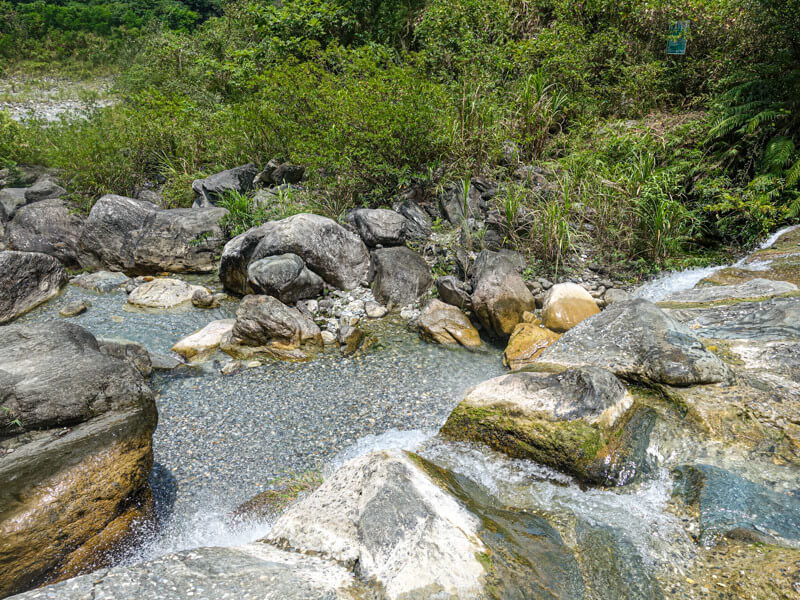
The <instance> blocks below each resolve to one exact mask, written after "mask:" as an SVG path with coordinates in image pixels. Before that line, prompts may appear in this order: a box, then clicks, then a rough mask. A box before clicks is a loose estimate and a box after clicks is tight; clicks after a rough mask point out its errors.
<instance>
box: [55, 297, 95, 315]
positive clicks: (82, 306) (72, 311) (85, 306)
mask: <svg viewBox="0 0 800 600" xmlns="http://www.w3.org/2000/svg"><path fill="white" fill-rule="evenodd" d="M90 306H92V305H91V303H89V302H88V301H86V300H75V301H74V302H70V303H69V304H67V305H65V306H64V307H63V308H62V309H61V310H59V311H58V314H59V315H60V316H62V317H77V316H78V315H80V314H82V313H85V312H86V311H87V310H89V307H90Z"/></svg>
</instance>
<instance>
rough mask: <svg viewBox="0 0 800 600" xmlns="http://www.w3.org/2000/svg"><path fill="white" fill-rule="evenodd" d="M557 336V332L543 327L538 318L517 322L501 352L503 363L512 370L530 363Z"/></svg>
mask: <svg viewBox="0 0 800 600" xmlns="http://www.w3.org/2000/svg"><path fill="white" fill-rule="evenodd" d="M559 337H560V336H559V335H558V334H557V333H555V332H554V331H550V330H549V329H547V328H546V327H544V326H543V325H542V324H541V323H540V322H539V321H538V319H537V320H536V321H534V322H523V323H518V324H517V326H516V327H514V331H512V332H511V337H510V338H509V339H508V345H507V346H506V349H505V351H504V352H503V364H504V365H505V366H507V367H508V368H509V369H511V370H512V371H516V370H517V369H521V368H522V367H526V366H528V365H531V364H533V362H534V361H535V360H536V358H538V356H539V355H540V354H541V353H542V352H543V351H544V349H545V348H547V347H548V346H549V345H550V344H552V343H553V342H555V341H556V340H557V339H558V338H559Z"/></svg>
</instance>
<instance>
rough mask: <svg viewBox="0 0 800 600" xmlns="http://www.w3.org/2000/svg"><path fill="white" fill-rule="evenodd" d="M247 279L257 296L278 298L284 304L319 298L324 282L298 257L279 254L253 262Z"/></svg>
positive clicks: (249, 267) (248, 269)
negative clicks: (265, 295) (264, 295)
mask: <svg viewBox="0 0 800 600" xmlns="http://www.w3.org/2000/svg"><path fill="white" fill-rule="evenodd" d="M247 280H248V283H249V284H250V289H252V290H253V291H254V292H255V293H257V294H267V295H269V296H275V297H276V298H277V299H278V300H280V301H281V302H283V303H285V304H294V303H295V302H297V301H298V300H304V299H307V298H316V297H317V296H319V295H320V294H322V290H323V288H324V287H325V282H324V281H323V280H322V278H321V277H320V276H319V275H317V274H316V273H314V272H313V271H310V270H308V269H307V268H306V265H305V263H304V262H303V259H302V258H300V257H299V256H297V255H296V254H279V255H275V256H267V257H266V258H262V259H259V260H254V261H253V262H251V263H250V265H249V266H248V267H247Z"/></svg>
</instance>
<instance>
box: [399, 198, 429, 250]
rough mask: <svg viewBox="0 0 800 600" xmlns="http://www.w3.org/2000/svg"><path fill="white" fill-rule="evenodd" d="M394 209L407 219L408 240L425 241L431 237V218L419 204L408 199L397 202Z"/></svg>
mask: <svg viewBox="0 0 800 600" xmlns="http://www.w3.org/2000/svg"><path fill="white" fill-rule="evenodd" d="M392 209H393V210H394V211H395V212H397V213H400V214H401V215H403V216H404V217H405V218H406V221H407V222H406V236H407V238H408V239H413V240H425V239H428V238H429V237H430V235H431V218H430V217H429V216H428V215H427V214H426V213H425V211H424V210H422V209H421V208H420V207H419V205H418V204H417V203H415V202H414V201H413V200H410V199H408V198H406V199H403V200H400V201H398V202H395V204H394V205H393V206H392Z"/></svg>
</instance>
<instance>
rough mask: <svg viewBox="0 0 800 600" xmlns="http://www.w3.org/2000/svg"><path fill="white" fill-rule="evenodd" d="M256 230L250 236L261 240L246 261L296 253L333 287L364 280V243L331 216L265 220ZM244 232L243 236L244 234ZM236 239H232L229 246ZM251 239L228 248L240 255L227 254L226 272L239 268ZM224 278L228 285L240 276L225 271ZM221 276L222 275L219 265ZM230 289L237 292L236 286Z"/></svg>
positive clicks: (366, 267) (366, 265)
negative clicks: (330, 217) (236, 256)
mask: <svg viewBox="0 0 800 600" xmlns="http://www.w3.org/2000/svg"><path fill="white" fill-rule="evenodd" d="M258 229H259V231H258V232H254V233H253V234H252V236H257V237H259V238H260V241H259V242H258V246H257V247H256V248H255V249H254V250H252V251H251V257H250V258H249V259H248V263H249V262H250V260H253V261H256V260H259V259H261V258H264V257H267V256H274V255H278V254H296V255H297V256H299V257H300V258H302V259H303V261H304V262H305V264H306V266H307V267H308V268H309V269H310V270H311V271H314V273H316V274H317V275H319V276H320V277H322V278H323V279H324V280H325V281H326V282H327V283H329V284H330V285H332V286H334V287H337V288H340V289H344V290H350V289H353V288H355V287H358V286H359V285H360V284H361V283H362V281H365V280H366V277H367V273H368V271H369V254H368V253H367V249H366V247H365V246H364V243H363V242H362V241H361V239H359V237H358V236H357V235H356V234H354V233H352V232H350V231H347V230H346V229H345V228H344V227H342V226H341V225H339V224H338V223H336V222H335V221H333V220H331V219H328V218H326V217H321V216H319V215H312V214H305V213H304V214H299V215H294V216H292V217H288V218H286V219H283V220H281V221H272V222H270V223H266V224H265V225H262V226H261V228H258ZM247 233H250V232H247ZM247 233H245V234H243V235H245V236H246V235H247ZM239 237H241V236H239ZM237 239H238V238H234V240H231V242H229V244H228V245H230V244H232V243H233V242H234V241H236V240H237ZM250 239H251V238H244V239H243V240H241V241H239V242H237V244H236V245H235V248H237V249H236V250H234V249H233V248H232V249H231V253H230V254H231V255H233V254H237V255H238V256H239V258H238V259H233V256H229V259H228V260H227V261H226V262H227V263H228V264H226V266H225V269H226V271H229V270H230V269H231V268H241V266H239V265H241V263H242V262H243V261H242V258H243V257H244V256H246V255H247V253H248V250H249V241H250ZM228 245H226V246H225V251H224V252H223V259H224V258H225V254H226V253H227V252H228ZM245 268H246V266H245ZM224 277H225V278H224V279H223V282H225V285H226V287H227V286H228V283H227V280H231V281H232V282H235V281H236V280H237V278H238V277H239V276H231V275H230V274H229V273H226V274H225V276H224ZM220 278H223V267H222V264H221V265H220ZM231 289H233V290H234V291H236V289H235V287H233V288H231Z"/></svg>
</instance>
